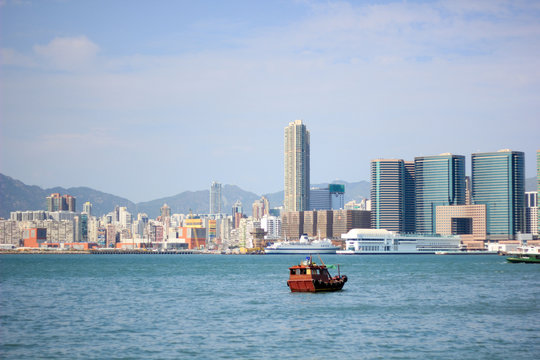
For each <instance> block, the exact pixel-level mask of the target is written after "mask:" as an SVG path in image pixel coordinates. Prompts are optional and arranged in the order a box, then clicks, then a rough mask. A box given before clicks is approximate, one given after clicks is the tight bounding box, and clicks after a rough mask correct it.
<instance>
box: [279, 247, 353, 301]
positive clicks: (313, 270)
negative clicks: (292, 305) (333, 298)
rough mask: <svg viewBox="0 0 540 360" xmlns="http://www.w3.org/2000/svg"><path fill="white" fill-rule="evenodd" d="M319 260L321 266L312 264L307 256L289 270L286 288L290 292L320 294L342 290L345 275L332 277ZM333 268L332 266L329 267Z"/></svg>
mask: <svg viewBox="0 0 540 360" xmlns="http://www.w3.org/2000/svg"><path fill="white" fill-rule="evenodd" d="M319 259H320V260H321V264H320V265H317V264H316V263H315V262H313V259H312V257H311V256H308V257H307V258H306V259H305V260H304V261H302V262H301V263H300V264H299V265H295V266H291V267H290V268H289V280H287V286H288V287H289V289H291V292H322V291H338V290H341V289H342V288H343V285H345V283H346V282H347V275H343V276H342V275H341V274H340V273H339V265H338V275H337V276H334V277H332V276H331V275H330V273H329V272H328V268H327V267H326V265H325V264H324V262H323V261H322V259H321V258H320V257H319ZM331 266H332V267H333V265H331Z"/></svg>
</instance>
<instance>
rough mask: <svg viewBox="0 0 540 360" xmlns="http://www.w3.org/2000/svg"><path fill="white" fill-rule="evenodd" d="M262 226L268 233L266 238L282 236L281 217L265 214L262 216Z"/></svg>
mask: <svg viewBox="0 0 540 360" xmlns="http://www.w3.org/2000/svg"><path fill="white" fill-rule="evenodd" d="M261 228H262V229H264V231H266V233H267V234H266V236H265V239H279V238H280V237H281V218H280V217H279V216H271V215H265V216H263V217H262V218H261Z"/></svg>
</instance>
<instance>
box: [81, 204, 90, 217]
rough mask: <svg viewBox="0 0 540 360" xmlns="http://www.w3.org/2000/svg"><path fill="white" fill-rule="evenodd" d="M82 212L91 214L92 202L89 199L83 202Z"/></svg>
mask: <svg viewBox="0 0 540 360" xmlns="http://www.w3.org/2000/svg"><path fill="white" fill-rule="evenodd" d="M83 213H84V214H88V216H92V203H91V202H90V201H87V202H85V203H84V204H83Z"/></svg>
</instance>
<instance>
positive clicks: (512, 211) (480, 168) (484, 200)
mask: <svg viewBox="0 0 540 360" xmlns="http://www.w3.org/2000/svg"><path fill="white" fill-rule="evenodd" d="M471 159H472V198H473V202H474V204H484V205H486V227H487V236H488V239H489V240H506V239H513V238H515V235H516V234H517V233H518V232H521V231H523V230H524V220H525V217H524V199H525V155H524V153H523V152H519V151H510V150H500V151H498V152H490V153H477V154H472V156H471Z"/></svg>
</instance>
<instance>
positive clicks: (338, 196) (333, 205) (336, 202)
mask: <svg viewBox="0 0 540 360" xmlns="http://www.w3.org/2000/svg"><path fill="white" fill-rule="evenodd" d="M328 192H329V193H330V209H331V210H343V209H344V208H345V185H343V184H330V185H328Z"/></svg>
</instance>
